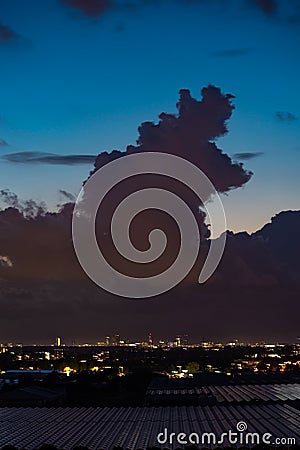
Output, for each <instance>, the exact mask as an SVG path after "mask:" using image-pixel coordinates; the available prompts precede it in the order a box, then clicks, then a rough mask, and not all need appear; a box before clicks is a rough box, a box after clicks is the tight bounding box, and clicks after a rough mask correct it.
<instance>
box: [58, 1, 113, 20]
mask: <svg viewBox="0 0 300 450" xmlns="http://www.w3.org/2000/svg"><path fill="white" fill-rule="evenodd" d="M61 2H62V3H64V4H65V5H67V6H69V7H70V8H73V9H76V10H78V11H80V12H81V13H82V14H84V15H85V16H88V17H100V16H102V15H103V14H104V13H106V12H107V11H108V10H110V9H112V8H113V7H114V6H115V2H114V1H112V0H61Z"/></svg>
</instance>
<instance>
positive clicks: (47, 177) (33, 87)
mask: <svg viewBox="0 0 300 450" xmlns="http://www.w3.org/2000/svg"><path fill="white" fill-rule="evenodd" d="M228 3H230V5H228ZM266 3H269V4H272V2H263V1H261V2H254V1H253V2H251V1H250V0H249V1H247V0H240V1H232V2H226V1H220V0H212V1H210V2H209V1H205V0H203V1H197V0H194V1H192V0H190V1H184V0H173V1H171V0H170V1H168V0H161V1H159V0H157V1H154V0H153V1H149V0H148V1H136V2H132V3H129V2H126V3H125V2H119V3H118V7H115V8H112V9H111V10H108V11H107V12H105V14H102V15H100V16H99V17H89V16H87V15H85V14H84V13H83V12H82V11H79V10H75V9H74V8H71V7H70V6H67V5H65V4H63V2H62V1H61V2H60V1H58V0H44V1H43V2H40V1H38V0H27V1H26V2H24V1H22V0H1V5H0V24H2V25H4V26H6V27H9V28H10V29H11V30H13V31H14V32H15V33H16V35H17V37H16V39H12V40H11V41H9V42H6V41H5V42H2V41H1V39H0V58H1V70H0V116H1V122H0V138H1V139H4V140H5V141H6V142H7V143H8V144H9V145H8V146H0V152H1V154H2V155H4V154H9V153H15V152H22V151H30V152H49V153H56V154H62V155H63V154H70V155H71V154H95V155H96V154H98V153H100V152H101V151H104V150H106V151H111V150H113V149H119V150H124V149H125V148H126V146H127V145H128V144H134V143H135V140H136V138H137V136H138V132H137V127H138V126H139V125H140V123H142V122H144V121H157V116H158V114H160V113H161V112H162V111H165V112H176V107H175V105H176V102H177V100H178V91H179V89H181V88H187V89H190V90H191V93H192V95H193V96H195V97H197V98H199V96H200V90H201V88H202V87H203V86H206V85H207V84H208V83H212V84H215V85H217V86H219V87H220V88H221V89H222V91H223V92H225V93H231V94H233V95H235V96H236V98H235V99H234V104H235V106H236V110H235V112H234V115H233V117H232V118H231V120H230V121H229V124H228V125H229V134H228V135H227V136H225V137H224V138H221V139H219V140H218V145H219V147H220V148H222V149H223V150H224V151H225V152H226V153H228V154H229V155H234V154H235V153H260V152H261V153H263V154H262V155H260V156H257V157H255V158H251V159H249V160H246V161H244V164H245V167H246V168H247V169H249V170H251V171H253V172H254V176H253V178H252V179H251V180H250V182H249V183H247V185H246V186H245V187H243V188H240V189H237V190H235V191H232V192H230V193H229V194H228V195H227V196H223V200H224V206H225V210H226V215H227V222H228V225H229V228H230V229H233V230H234V231H238V230H248V231H253V230H256V229H258V228H259V227H261V226H262V225H263V224H264V223H265V222H267V221H269V219H270V217H271V216H272V215H274V214H275V213H277V212H279V211H281V210H286V209H299V187H300V178H299V176H298V173H299V162H300V140H299V137H300V129H299V124H300V121H299V119H298V118H300V110H299V105H300V89H299V79H300V65H299V44H300V33H299V31H300V28H299V27H300V21H299V14H300V5H299V2H297V1H292V0H290V1H287V2H284V1H283V0H281V1H278V2H277V10H276V11H274V12H269V13H266V12H264V9H263V5H264V4H266ZM278 111H279V112H282V113H283V116H282V117H283V118H282V119H281V120H280V119H278V118H276V112H278ZM287 113H291V114H292V115H293V117H294V118H293V119H290V120H289V119H288V116H287ZM1 154H0V156H1ZM91 169H92V166H91V165H86V164H85V165H75V166H74V165H73V166H71V165H70V166H68V165H47V164H38V165H37V164H32V165H30V164H16V163H11V162H7V161H5V160H3V159H0V173H1V186H0V187H1V188H2V189H10V190H11V191H13V192H15V193H16V194H17V195H19V196H20V197H22V198H24V199H27V198H34V199H36V200H39V201H42V200H45V201H46V202H47V203H48V204H49V206H50V207H51V208H53V207H54V206H55V205H56V204H57V203H58V202H59V195H58V191H59V189H65V190H66V191H70V192H72V193H74V194H77V193H78V191H79V190H80V187H81V184H82V181H83V180H84V179H86V177H87V175H88V173H89V171H90V170H91Z"/></svg>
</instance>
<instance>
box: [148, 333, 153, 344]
mask: <svg viewBox="0 0 300 450" xmlns="http://www.w3.org/2000/svg"><path fill="white" fill-rule="evenodd" d="M148 345H149V347H153V338H152V334H151V333H149V334H148Z"/></svg>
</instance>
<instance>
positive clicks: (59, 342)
mask: <svg viewBox="0 0 300 450" xmlns="http://www.w3.org/2000/svg"><path fill="white" fill-rule="evenodd" d="M55 343H56V346H57V347H60V346H61V338H60V337H57V338H56V342H55Z"/></svg>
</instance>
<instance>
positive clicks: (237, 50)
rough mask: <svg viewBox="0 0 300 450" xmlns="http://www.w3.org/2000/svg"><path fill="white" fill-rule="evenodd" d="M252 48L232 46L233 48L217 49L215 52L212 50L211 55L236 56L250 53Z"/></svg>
mask: <svg viewBox="0 0 300 450" xmlns="http://www.w3.org/2000/svg"><path fill="white" fill-rule="evenodd" d="M250 51H251V49H250V48H232V49H224V50H217V51H215V52H211V53H210V55H211V56H220V57H230V58H231V57H235V56H243V55H247V54H248V53H250Z"/></svg>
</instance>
